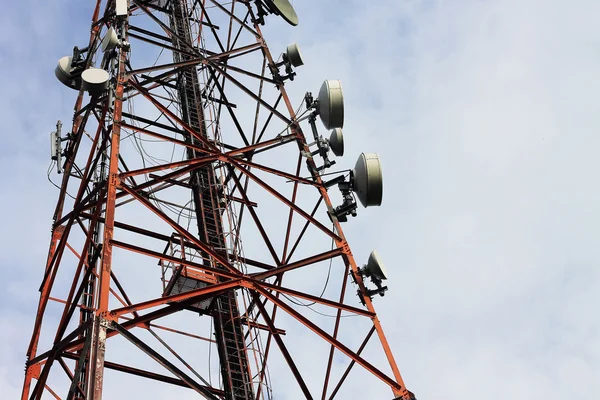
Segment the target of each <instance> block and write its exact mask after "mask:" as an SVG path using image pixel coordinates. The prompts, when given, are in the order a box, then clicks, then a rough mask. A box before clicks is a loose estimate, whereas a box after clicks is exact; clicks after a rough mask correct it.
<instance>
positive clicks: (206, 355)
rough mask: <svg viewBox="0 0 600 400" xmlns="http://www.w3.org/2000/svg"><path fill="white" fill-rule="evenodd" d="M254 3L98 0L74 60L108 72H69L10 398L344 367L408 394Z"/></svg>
mask: <svg viewBox="0 0 600 400" xmlns="http://www.w3.org/2000/svg"><path fill="white" fill-rule="evenodd" d="M123 4H126V5H127V8H126V12H125V14H124V15H123V12H122V9H120V7H121V6H122V5H123ZM269 4H272V3H271V2H270V1H265V0H263V1H262V2H260V1H254V0H234V1H227V2H225V1H217V0H153V1H149V0H145V1H144V0H131V1H129V2H127V1H125V2H122V1H115V0H108V1H106V0H105V1H102V0H97V1H96V2H95V6H94V11H93V15H92V25H91V26H92V28H91V35H90V37H89V42H88V43H86V44H85V47H82V48H75V50H74V53H73V59H72V61H73V68H74V69H73V71H74V75H76V74H80V73H81V71H85V70H87V69H89V68H92V67H95V68H98V69H102V70H104V71H107V72H108V76H109V81H108V84H107V85H106V87H104V88H101V89H100V90H99V89H97V88H96V87H93V88H89V87H87V88H85V87H83V86H85V85H81V79H80V78H78V77H74V78H73V79H74V82H77V85H76V86H77V88H78V89H79V94H78V95H77V100H76V104H75V110H74V117H73V124H72V128H71V129H65V130H64V131H63V132H62V138H61V139H60V140H59V143H60V144H62V146H63V147H62V152H61V153H60V156H59V157H58V158H59V163H60V165H59V167H60V168H61V169H62V175H58V176H60V177H61V179H62V184H61V190H60V193H59V199H58V203H57V206H56V209H55V212H54V216H53V222H52V235H51V241H50V248H49V252H48V258H47V263H46V266H45V270H44V275H43V279H42V283H41V285H40V288H39V289H40V293H41V294H40V300H39V305H38V310H37V315H36V319H35V323H34V329H33V335H32V338H31V341H30V345H29V348H28V350H27V362H26V371H25V381H24V385H23V392H22V399H23V400H25V399H38V398H42V397H44V398H57V399H94V400H99V399H101V398H102V396H103V393H104V397H105V398H129V397H131V396H132V395H133V394H135V393H136V390H137V389H136V387H138V388H143V387H144V382H154V383H160V384H162V385H165V386H166V385H172V387H173V388H177V387H179V388H186V389H189V390H188V391H187V392H188V393H193V392H196V393H197V394H198V397H201V398H207V399H226V400H241V399H248V400H249V399H257V400H258V399H273V398H277V393H282V392H283V390H284V389H285V390H286V391H287V392H289V391H294V390H295V391H296V392H297V393H298V395H297V397H298V398H307V399H313V398H322V399H332V398H340V397H341V398H352V393H353V392H352V385H353V384H356V382H353V379H348V378H349V377H352V376H358V377H360V379H361V380H364V384H368V385H378V386H379V387H383V388H385V387H388V388H389V389H390V390H391V393H389V392H388V393H389V394H390V397H389V398H392V397H393V398H397V399H405V400H409V399H414V396H413V395H412V393H410V392H409V391H408V390H407V389H406V387H405V385H404V382H403V380H402V377H401V375H400V372H399V370H398V367H397V365H396V362H395V360H394V357H393V355H392V352H391V350H390V347H389V345H388V341H387V339H386V336H385V334H384V332H383V329H382V327H381V325H380V322H379V319H378V318H377V315H376V313H375V309H374V307H373V303H372V300H371V297H372V291H369V289H368V288H367V283H366V282H365V280H364V276H363V274H362V273H361V272H360V268H359V266H358V265H357V262H356V261H355V259H354V256H353V254H352V252H351V250H350V247H349V245H348V242H347V241H346V238H345V236H344V234H343V231H342V227H341V225H340V221H341V220H343V218H338V217H339V216H340V213H339V212H337V211H336V210H337V209H336V207H335V204H334V202H333V201H332V199H331V198H330V195H331V196H335V195H337V193H333V190H332V188H334V187H335V184H334V183H337V182H341V181H342V179H343V178H344V172H340V173H339V174H338V175H339V176H338V178H337V180H327V178H328V175H325V173H329V172H330V170H328V169H326V167H328V166H329V165H323V163H324V161H323V158H322V157H321V156H322V155H323V150H322V149H320V150H321V151H315V146H317V144H318V140H317V141H313V139H312V138H310V137H308V138H307V136H305V134H304V132H303V129H302V126H303V125H305V124H308V122H309V121H310V122H312V123H313V125H312V127H313V131H314V114H311V113H313V110H312V109H310V108H308V104H307V102H306V101H305V99H297V100H298V101H295V102H294V104H293V103H292V100H291V99H290V98H289V96H288V94H287V92H286V88H285V83H286V82H289V79H290V78H293V74H294V73H293V72H292V71H291V70H290V69H289V65H288V66H287V69H286V70H285V71H284V70H283V69H284V68H283V67H284V63H283V62H282V61H281V60H280V59H278V57H276V56H273V54H272V53H271V51H270V50H269V48H268V47H267V44H266V41H265V39H264V37H263V34H262V31H261V27H262V26H263V24H264V23H268V22H269V20H270V19H272V18H277V17H276V16H275V15H271V14H272V13H273V8H272V7H269ZM111 34H114V35H115V40H113V41H112V42H111V41H109V40H107V36H108V35H111ZM103 39H104V40H103ZM98 85H99V86H102V82H100V83H98ZM80 87H81V88H80ZM65 90H67V89H65ZM86 90H87V91H86ZM311 118H312V120H311ZM57 128H58V129H59V134H60V127H57ZM305 129H306V127H305ZM308 131H310V128H309V130H308ZM312 134H314V136H315V139H317V133H316V131H315V132H313V133H311V135H312ZM59 151H60V150H59ZM61 157H62V159H61ZM325 161H326V162H327V163H329V160H328V159H327V157H326V156H325ZM331 182H333V183H331ZM345 204H346V203H345ZM352 285H354V288H352ZM357 294H358V296H357ZM361 303H362V304H361ZM357 337H358V339H357ZM357 340H358V341H357ZM307 344H308V346H309V348H307V347H306V346H307ZM353 374H356V375H353ZM111 385H113V386H111ZM136 385H137V386H136ZM291 385H294V386H291ZM286 386H287V387H286ZM149 387H150V386H149ZM151 387H156V386H151ZM291 387H293V389H290V388H291ZM181 390H183V389H181ZM190 390H191V391H190ZM121 394H122V395H121ZM157 396H158V397H160V396H159V394H158V393H157Z"/></svg>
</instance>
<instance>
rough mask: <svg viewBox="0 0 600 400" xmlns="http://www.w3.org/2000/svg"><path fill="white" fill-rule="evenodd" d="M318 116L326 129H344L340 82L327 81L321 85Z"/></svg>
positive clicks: (342, 98) (342, 96) (342, 97)
mask: <svg viewBox="0 0 600 400" xmlns="http://www.w3.org/2000/svg"><path fill="white" fill-rule="evenodd" d="M319 116H320V117H321V121H322V122H323V125H325V128H327V129H333V128H343V127H344V94H343V93H342V82H341V81H339V80H327V81H325V82H323V85H321V89H320V90H319Z"/></svg>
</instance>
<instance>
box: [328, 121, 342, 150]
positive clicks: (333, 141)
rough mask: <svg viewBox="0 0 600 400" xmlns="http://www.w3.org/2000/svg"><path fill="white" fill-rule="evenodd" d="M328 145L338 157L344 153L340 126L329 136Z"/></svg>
mask: <svg viewBox="0 0 600 400" xmlns="http://www.w3.org/2000/svg"><path fill="white" fill-rule="evenodd" d="M329 147H330V148H331V151H333V154H335V155H336V156H338V157H341V156H343V155H344V135H343V133H342V129H341V128H335V129H334V130H332V131H331V135H330V136H329Z"/></svg>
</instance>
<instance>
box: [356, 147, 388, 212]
mask: <svg viewBox="0 0 600 400" xmlns="http://www.w3.org/2000/svg"><path fill="white" fill-rule="evenodd" d="M352 176H353V178H352V179H353V182H352V183H353V185H352V187H353V190H354V192H355V193H356V195H357V196H358V199H359V200H360V202H361V203H362V205H363V206H364V207H371V206H380V205H381V201H382V200H383V174H382V171H381V161H380V160H379V156H378V155H377V154H376V153H362V154H361V155H360V156H359V157H358V160H357V161H356V165H355V166H354V171H353V174H352Z"/></svg>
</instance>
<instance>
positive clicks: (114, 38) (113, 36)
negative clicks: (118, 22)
mask: <svg viewBox="0 0 600 400" xmlns="http://www.w3.org/2000/svg"><path fill="white" fill-rule="evenodd" d="M119 45H121V41H120V40H119V36H118V35H117V31H116V30H115V28H113V27H112V26H111V27H110V28H109V29H108V31H107V32H106V35H105V36H104V39H102V51H108V50H112V49H114V48H116V47H118V46H119Z"/></svg>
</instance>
